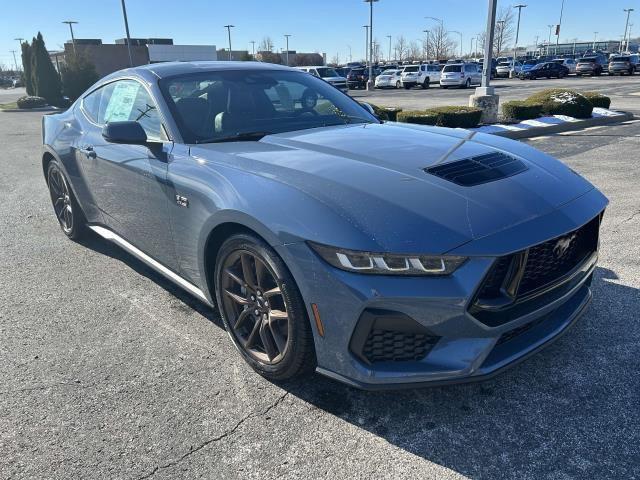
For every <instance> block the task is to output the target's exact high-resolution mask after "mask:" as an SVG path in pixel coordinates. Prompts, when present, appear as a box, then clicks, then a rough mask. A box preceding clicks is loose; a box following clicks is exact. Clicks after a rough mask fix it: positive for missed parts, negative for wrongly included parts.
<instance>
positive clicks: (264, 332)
mask: <svg viewBox="0 0 640 480" xmlns="http://www.w3.org/2000/svg"><path fill="white" fill-rule="evenodd" d="M215 285H216V301H217V305H218V309H219V311H220V315H221V316H222V321H223V323H224V326H225V328H226V330H227V332H228V333H229V335H230V337H231V339H232V340H233V343H234V344H235V346H236V348H237V349H238V350H239V352H240V354H241V355H242V357H243V358H244V360H245V361H246V362H247V363H248V364H249V365H250V366H251V367H252V368H253V369H254V370H255V371H257V372H258V373H259V374H261V375H262V376H264V377H265V378H268V379H269V380H287V379H290V378H293V377H296V376H299V375H302V374H304V373H308V372H310V371H312V370H313V368H314V367H315V362H316V358H315V351H314V347H313V335H312V332H311V325H310V323H309V320H308V318H307V313H306V310H305V307H304V303H303V301H302V296H301V295H300V291H299V290H298V287H297V286H296V283H295V281H294V280H293V277H292V276H291V274H290V273H289V270H288V269H287V267H286V265H285V264H284V262H283V261H282V259H281V258H280V257H279V256H278V254H277V253H276V252H275V251H274V250H273V249H272V248H271V247H270V246H269V245H267V244H266V243H265V242H264V241H262V240H260V239H259V238H257V237H254V236H253V235H248V234H239V235H233V236H231V237H230V238H228V239H227V240H226V241H225V242H224V243H223V244H222V247H220V250H219V252H218V256H217V259H216V267H215Z"/></svg>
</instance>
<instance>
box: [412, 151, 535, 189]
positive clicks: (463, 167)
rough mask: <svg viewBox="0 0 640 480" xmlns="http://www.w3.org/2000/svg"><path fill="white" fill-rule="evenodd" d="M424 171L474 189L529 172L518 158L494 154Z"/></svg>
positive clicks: (498, 153) (499, 153)
mask: <svg viewBox="0 0 640 480" xmlns="http://www.w3.org/2000/svg"><path fill="white" fill-rule="evenodd" d="M424 170H425V172H427V173H430V174H431V175H435V176H437V177H440V178H443V179H445V180H448V181H450V182H453V183H455V184H457V185H461V186H463V187H473V186H475V185H480V184H483V183H489V182H494V181H496V180H500V179H502V178H507V177H511V176H513V175H517V174H518V173H521V172H524V171H525V170H527V166H526V165H525V164H524V162H522V161H521V160H518V159H517V158H514V157H511V156H509V155H505V154H504V153H501V152H493V153H487V154H485V155H478V156H476V157H471V158H466V159H464V160H458V161H455V162H451V163H445V164H443V165H436V166H435V167H429V168H425V169H424Z"/></svg>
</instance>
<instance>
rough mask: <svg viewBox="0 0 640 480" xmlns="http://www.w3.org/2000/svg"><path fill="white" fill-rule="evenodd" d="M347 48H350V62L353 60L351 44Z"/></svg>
mask: <svg viewBox="0 0 640 480" xmlns="http://www.w3.org/2000/svg"><path fill="white" fill-rule="evenodd" d="M347 48H348V49H349V63H351V62H353V55H351V53H352V52H351V45H347Z"/></svg>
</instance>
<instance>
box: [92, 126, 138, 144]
mask: <svg viewBox="0 0 640 480" xmlns="http://www.w3.org/2000/svg"><path fill="white" fill-rule="evenodd" d="M102 136H103V137H104V139H105V140H106V141H107V142H109V143H125V144H128V145H146V144H147V134H146V132H145V131H144V128H142V125H140V124H139V123H138V122H131V121H127V122H109V123H107V124H106V125H105V126H104V128H103V129H102Z"/></svg>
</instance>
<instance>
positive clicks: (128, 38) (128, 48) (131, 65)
mask: <svg viewBox="0 0 640 480" xmlns="http://www.w3.org/2000/svg"><path fill="white" fill-rule="evenodd" d="M121 3H122V16H123V17H124V30H125V32H126V33H127V51H128V52H129V66H130V67H133V57H132V56H131V37H130V36H129V21H128V20H127V7H126V6H125V5H124V0H122V1H121Z"/></svg>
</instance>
